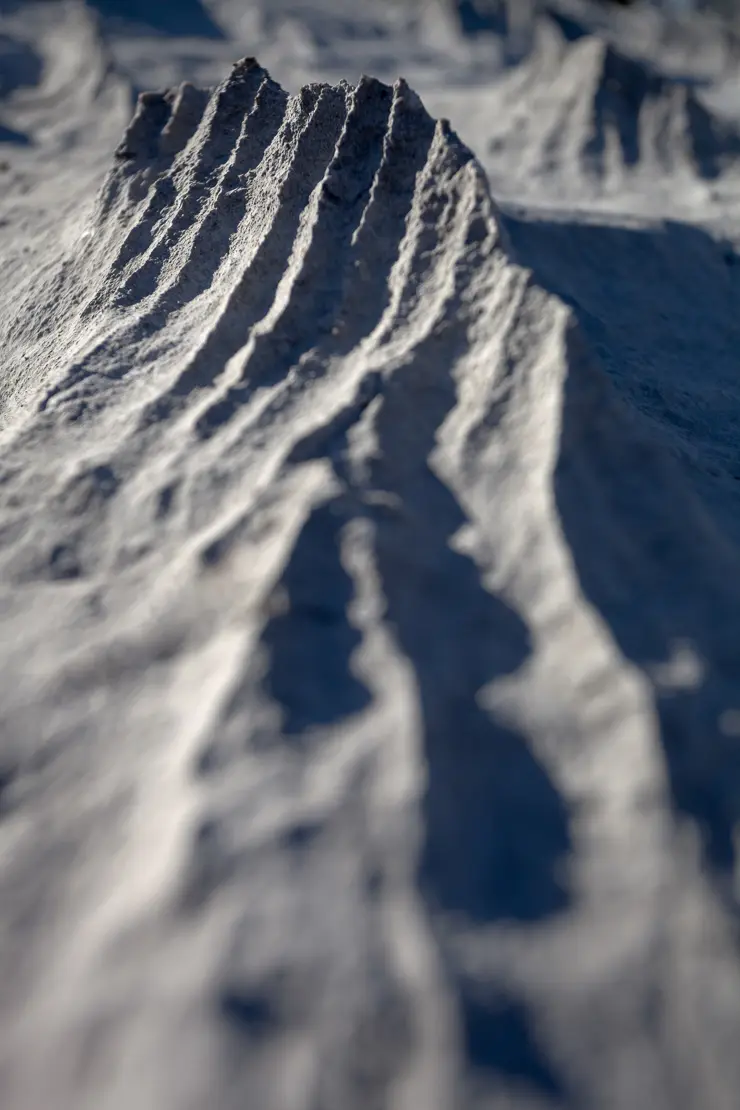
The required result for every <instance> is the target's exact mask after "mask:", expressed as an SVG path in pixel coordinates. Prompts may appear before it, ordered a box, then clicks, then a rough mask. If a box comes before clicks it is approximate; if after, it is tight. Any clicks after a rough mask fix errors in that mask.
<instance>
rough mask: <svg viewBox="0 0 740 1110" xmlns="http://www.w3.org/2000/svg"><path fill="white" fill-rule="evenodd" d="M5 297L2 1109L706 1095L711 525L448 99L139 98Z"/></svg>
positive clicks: (720, 560)
mask: <svg viewBox="0 0 740 1110" xmlns="http://www.w3.org/2000/svg"><path fill="white" fill-rule="evenodd" d="M520 234H523V233H522V232H520ZM68 242H69V240H68V239H65V240H64V243H65V244H66V243H68ZM24 296H25V294H24ZM36 297H37V300H36V313H37V315H36V317H35V323H34V321H33V320H30V319H29V315H28V312H27V310H26V307H24V306H27V301H24V300H23V297H21V299H20V301H19V307H18V309H17V314H16V316H15V317H13V316H12V314H11V315H9V318H8V323H7V336H8V342H7V344H6V348H5V353H4V355H3V357H4V359H5V366H6V375H5V382H4V396H5V397H6V400H7V403H6V412H5V423H4V428H3V431H2V439H1V440H0V499H1V501H2V509H1V513H2V516H1V517H0V524H1V527H0V544H1V548H0V561H1V564H2V574H3V583H4V586H3V592H2V613H3V622H4V626H3V627H4V636H3V641H2V644H3V669H2V674H3V698H2V718H3V730H4V743H3V764H2V768H1V769H0V806H1V807H2V808H1V810H0V812H1V813H2V823H1V824H0V838H1V839H2V844H3V851H4V854H3V857H2V858H3V861H4V862H3V864H2V868H0V906H2V911H1V912H0V923H1V926H2V944H0V953H1V955H0V982H2V990H1V991H0V1013H1V1014H2V1024H3V1036H2V1038H0V1044H1V1045H2V1048H1V1049H0V1061H1V1064H0V1090H2V1092H3V1095H2V1102H3V1106H4V1107H8V1110H36V1108H37V1107H39V1106H54V1107H55V1108H56V1110H72V1108H73V1107H74V1110H82V1108H86V1107H91V1108H92V1107H95V1108H98V1107H102V1106H105V1107H110V1108H118V1107H121V1108H123V1107H130V1106H136V1107H140V1108H142V1110H155V1108H156V1110H168V1108H171V1110H185V1108H190V1107H192V1108H193V1110H195V1108H199V1110H200V1108H202V1107H205V1106H210V1107H218V1108H219V1110H229V1108H232V1107H233V1108H236V1107H240V1108H244V1107H249V1108H252V1107H253V1108H254V1110H270V1108H274V1110H294V1108H295V1110H299V1108H300V1110H304V1108H305V1110H315V1108H316V1107H319V1106H320V1107H322V1108H325V1110H334V1108H336V1110H340V1108H341V1110H346V1108H348V1107H351V1108H352V1110H363V1108H367V1110H370V1108H379V1107H389V1108H390V1107H393V1108H394V1110H395V1108H398V1110H418V1108H419V1107H421V1106H423V1107H425V1108H428V1110H451V1108H452V1107H458V1106H461V1107H462V1106H465V1107H481V1108H482V1107H484V1106H485V1107H486V1108H494V1107H495V1108H498V1107H501V1108H503V1107H507V1108H512V1107H517V1108H520V1107H521V1108H524V1107H526V1108H537V1110H543V1108H545V1107H548V1108H550V1107H565V1106H576V1105H583V1106H589V1107H594V1108H596V1107H603V1108H607V1107H609V1108H620V1110H621V1108H625V1110H627V1108H629V1110H634V1108H635V1107H639V1106H644V1105H646V1104H647V1103H648V1102H649V1104H650V1106H651V1107H653V1108H661V1110H663V1108H665V1110H668V1108H671V1110H675V1108H677V1107H679V1106H680V1107H682V1108H683V1107H686V1108H689V1107H691V1108H694V1107H696V1108H699V1107H703V1108H704V1107H709V1106H711V1107H713V1108H715V1107H717V1108H720V1107H728V1108H730V1107H732V1106H734V1099H735V1098H736V1095H735V1092H736V1091H737V1089H738V1085H739V1084H740V1063H739V1062H738V1055H737V1051H736V1043H737V1032H738V1031H739V1030H740V989H739V988H740V977H739V975H738V966H737V961H736V958H735V951H734V947H733V945H734V941H733V928H734V922H735V919H736V904H735V900H734V899H735V894H734V889H733V875H734V870H735V867H736V857H735V851H736V849H735V839H734V836H735V834H734V830H735V827H736V824H737V820H738V816H739V814H738V804H739V803H738V797H737V792H736V788H735V782H736V781H737V778H736V775H735V763H736V759H737V756H736V754H735V740H734V739H733V737H732V736H730V735H726V734H725V731H723V728H724V726H723V725H722V722H723V721H726V720H728V719H729V718H728V714H730V715H731V714H732V713H733V712H735V713H736V711H737V705H736V700H737V699H736V692H737V689H738V677H739V676H738V662H737V657H736V653H735V652H734V634H735V630H736V628H737V620H738V616H739V615H740V607H739V605H738V598H737V587H736V585H735V583H736V581H737V575H736V574H735V568H736V561H735V555H734V549H732V548H731V547H730V546H729V543H728V542H727V541H725V540H723V539H722V538H721V537H720V535H719V533H718V532H717V531H716V529H715V525H714V523H713V522H712V521H711V520H710V518H709V517H708V516H707V515H706V513H705V510H704V508H703V507H702V505H701V503H700V502H699V500H698V499H697V497H696V495H695V493H694V492H692V491H691V489H690V487H689V484H688V479H687V478H686V475H685V474H684V472H683V470H680V469H679V464H678V463H677V462H674V461H673V460H672V459H671V458H670V457H669V456H668V455H667V454H666V453H665V452H664V450H663V449H662V448H660V447H657V446H653V445H651V444H650V443H649V442H648V441H647V439H646V438H645V426H644V424H641V423H639V421H638V418H637V417H636V416H635V414H634V413H631V412H630V411H629V408H628V407H627V405H626V404H625V403H624V402H622V401H620V400H618V398H617V396H616V395H615V393H614V391H613V387H612V385H611V383H610V382H609V380H608V378H607V375H606V373H605V372H604V371H603V370H602V368H601V366H600V365H599V363H598V361H597V360H596V358H595V357H594V355H593V354H592V352H591V350H590V349H589V346H588V343H587V341H586V339H585V338H584V334H583V333H582V331H581V327H580V325H579V323H578V320H577V318H576V315H575V313H574V311H573V310H572V309H570V308H568V307H567V306H566V304H565V302H564V301H562V300H560V299H559V298H558V297H557V296H555V295H554V294H553V293H550V292H548V291H547V290H546V289H545V288H544V286H543V285H542V284H540V283H539V281H538V278H537V275H536V273H535V274H533V273H532V272H531V271H529V270H527V269H525V268H523V267H522V266H521V265H520V264H518V263H517V262H516V261H515V259H514V257H513V254H512V249H511V247H510V245H509V239H508V235H507V232H506V231H505V229H504V225H503V219H502V217H501V215H500V213H499V211H498V209H497V207H496V205H495V204H494V202H493V201H492V199H491V196H490V194H489V189H488V184H487V181H486V179H485V176H484V174H483V172H482V170H481V168H480V166H479V165H478V163H477V162H476V160H475V159H474V158H473V157H472V155H471V153H470V152H469V151H468V150H467V149H466V147H465V146H463V144H462V143H461V142H460V141H459V140H458V138H457V137H456V135H455V134H454V132H453V131H452V130H451V129H450V127H449V125H447V124H446V123H444V122H436V123H435V122H434V121H433V120H432V119H431V118H430V117H429V115H428V114H427V113H426V111H425V110H424V108H423V106H422V104H421V102H420V100H419V99H418V98H417V96H416V95H415V94H414V93H413V92H412V91H411V90H410V89H409V88H408V87H407V86H406V85H405V84H404V83H403V82H399V83H397V84H396V85H395V86H394V87H392V88H390V87H388V86H386V85H383V84H381V83H379V82H377V81H374V80H370V79H363V80H362V81H361V82H360V83H359V84H358V85H357V86H350V85H348V84H341V85H338V86H328V85H319V84H316V85H309V86H307V87H306V88H303V89H302V90H301V91H300V92H299V93H297V94H296V95H293V96H289V95H288V94H287V93H285V92H284V91H283V90H282V89H281V88H280V87H279V86H278V85H277V84H276V83H275V82H274V81H272V80H271V79H270V77H269V76H268V74H267V73H266V72H265V71H264V70H263V69H261V68H260V67H259V66H258V65H257V63H256V62H254V61H253V60H246V61H243V62H241V63H239V64H238V65H237V66H236V67H235V68H234V70H233V72H232V73H231V75H230V76H229V77H228V79H227V80H226V81H224V82H223V84H221V85H220V86H219V87H218V88H216V89H215V90H212V91H202V90H198V89H196V88H194V87H192V86H189V85H184V86H182V87H181V88H180V89H178V90H175V91H173V92H168V93H164V94H145V95H143V96H142V97H140V99H139V102H138V107H137V110H136V115H135V117H134V119H133V121H132V123H131V125H130V127H129V128H128V130H127V132H126V134H125V136H124V138H123V140H122V142H121V144H120V146H119V147H118V150H117V152H116V156H115V164H114V166H113V168H112V169H111V171H110V173H109V175H108V177H107V179H106V181H105V183H104V185H103V188H102V190H101V192H100V194H99V197H98V200H97V203H96V207H95V210H94V212H93V213H92V214H91V216H90V220H89V223H88V225H87V227H86V228H84V229H80V230H79V234H78V235H77V236H76V237H75V239H74V243H73V245H72V246H71V247H70V246H64V247H62V246H60V247H59V250H58V257H57V260H56V262H55V263H54V264H53V265H52V264H50V265H49V267H48V268H47V270H46V271H45V272H44V274H43V275H41V276H40V278H39V281H38V285H37V289H36ZM677 659H679V660H683V661H684V663H685V662H686V660H687V659H688V660H689V661H690V663H691V665H690V666H689V667H688V669H687V666H685V665H684V666H683V667H682V668H678V667H677V664H676V660H677ZM679 671H680V675H682V676H683V677H682V678H681V680H680V681H678V680H676V679H675V675H677V674H679ZM687 675H688V676H689V677H688V678H686V676H687ZM671 676H673V677H671Z"/></svg>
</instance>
